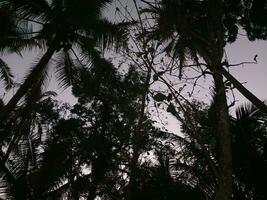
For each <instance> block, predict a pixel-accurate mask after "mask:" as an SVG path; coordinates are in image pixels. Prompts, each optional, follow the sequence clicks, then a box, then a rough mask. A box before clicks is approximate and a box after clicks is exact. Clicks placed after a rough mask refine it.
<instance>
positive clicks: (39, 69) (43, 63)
mask: <svg viewBox="0 0 267 200" xmlns="http://www.w3.org/2000/svg"><path fill="white" fill-rule="evenodd" d="M58 44H59V42H58V40H57V39H56V38H55V39H54V40H53V41H52V43H51V45H50V46H49V48H48V49H47V51H46V53H45V54H44V55H43V57H42V58H41V60H40V61H39V63H38V64H37V65H36V66H35V67H34V69H33V70H32V72H31V74H30V75H29V76H28V77H27V78H26V79H25V81H24V83H23V84H22V85H21V86H20V88H19V89H18V90H17V92H16V94H15V95H14V96H13V97H12V98H11V99H10V100H9V102H8V103H7V105H6V106H5V107H4V108H3V109H2V113H1V114H0V120H1V121H5V120H6V119H7V117H8V116H9V114H10V112H12V111H13V110H14V109H15V107H16V105H17V103H18V102H19V101H20V100H21V98H22V97H23V96H24V95H25V94H26V93H27V92H28V91H29V89H30V88H31V87H32V86H33V85H35V84H37V83H38V82H39V81H40V80H41V78H40V77H41V76H42V74H43V72H44V71H45V70H46V67H47V64H48V62H49V60H50V59H51V57H52V56H53V54H54V53H55V51H56V49H57V48H58Z"/></svg>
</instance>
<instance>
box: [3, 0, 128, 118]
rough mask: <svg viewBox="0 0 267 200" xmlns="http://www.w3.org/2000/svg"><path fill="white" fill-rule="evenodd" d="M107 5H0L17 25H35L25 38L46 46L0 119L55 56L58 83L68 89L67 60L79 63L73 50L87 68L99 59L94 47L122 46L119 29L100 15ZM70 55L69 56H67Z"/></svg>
mask: <svg viewBox="0 0 267 200" xmlns="http://www.w3.org/2000/svg"><path fill="white" fill-rule="evenodd" d="M109 3H111V0H96V1H86V0H80V1H79V2H75V3H74V2H73V1H70V0H61V1H57V0H54V1H46V0H38V1H33V0H31V1H26V0H3V1H1V5H2V6H5V7H8V8H9V9H10V10H11V11H12V13H15V14H16V15H14V16H12V17H14V18H19V20H18V23H28V24H29V23H31V24H35V25H34V28H36V29H37V30H36V31H34V32H32V31H31V30H29V33H28V34H31V35H32V39H34V40H35V41H36V42H38V44H39V45H40V46H42V47H44V46H47V48H46V51H45V53H44V55H43V56H42V58H41V59H40V60H39V61H38V63H37V64H36V65H35V66H34V67H33V68H32V70H31V71H30V74H29V75H28V76H27V77H26V78H25V80H24V82H23V84H22V85H21V86H20V87H19V89H18V90H17V92H16V94H15V95H14V96H13V97H12V98H11V100H10V101H9V102H8V103H7V105H6V106H5V108H4V109H3V111H2V113H1V119H5V118H6V117H7V116H8V115H9V113H10V111H12V110H13V109H14V108H15V106H16V104H17V103H18V101H19V100H20V99H21V98H22V97H23V96H24V95H25V94H26V93H27V92H28V91H29V89H30V88H32V87H35V85H38V84H39V83H40V82H43V81H44V79H45V77H46V72H47V69H48V62H49V61H50V60H51V58H52V56H53V55H54V54H55V53H56V52H59V51H62V54H61V55H62V57H61V60H60V61H59V62H58V65H57V67H58V68H57V73H58V79H59V80H60V81H61V84H62V85H63V86H68V85H70V84H71V82H72V77H71V75H72V71H73V70H74V67H73V66H74V64H73V61H72V59H71V58H72V57H73V56H74V57H76V58H77V59H79V58H78V57H79V56H77V54H76V53H75V50H77V49H80V51H81V52H82V55H83V56H84V57H86V58H88V59H89V61H90V64H91V65H96V64H97V61H98V60H99V58H100V53H99V51H98V50H97V49H96V47H98V48H107V47H110V46H111V45H112V44H114V43H116V44H117V45H120V44H122V41H123V38H124V31H122V29H121V26H120V25H115V24H113V23H111V22H109V21H107V20H106V19H104V18H103V17H102V15H101V13H102V10H103V9H104V8H105V6H106V5H108V4H109ZM71 53H72V54H73V55H70V54H71ZM63 60H64V61H63Z"/></svg>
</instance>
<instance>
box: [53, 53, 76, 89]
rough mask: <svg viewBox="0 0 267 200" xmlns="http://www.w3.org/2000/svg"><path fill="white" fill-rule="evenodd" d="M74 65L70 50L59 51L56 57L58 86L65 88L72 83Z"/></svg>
mask: <svg viewBox="0 0 267 200" xmlns="http://www.w3.org/2000/svg"><path fill="white" fill-rule="evenodd" d="M74 67H75V66H74V63H73V60H72V58H71V55H70V52H68V51H61V52H60V53H59V55H58V57H57V59H56V78H57V80H58V82H59V86H60V87H63V88H67V87H69V86H71V85H72V82H73V75H74V73H73V71H74Z"/></svg>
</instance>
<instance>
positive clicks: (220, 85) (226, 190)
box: [213, 67, 233, 200]
mask: <svg viewBox="0 0 267 200" xmlns="http://www.w3.org/2000/svg"><path fill="white" fill-rule="evenodd" d="M213 69H215V70H213V78H214V85H215V87H214V90H215V109H216V118H217V126H216V127H217V130H216V134H217V135H216V136H217V142H218V150H219V165H220V167H219V169H220V175H219V178H218V186H217V188H216V193H215V199H216V200H230V199H232V192H233V188H232V187H233V180H232V172H233V169H232V145H231V133H230V120H229V112H228V106H227V99H226V92H225V86H224V82H223V76H222V74H221V73H220V72H219V71H218V70H217V69H218V67H214V68H213Z"/></svg>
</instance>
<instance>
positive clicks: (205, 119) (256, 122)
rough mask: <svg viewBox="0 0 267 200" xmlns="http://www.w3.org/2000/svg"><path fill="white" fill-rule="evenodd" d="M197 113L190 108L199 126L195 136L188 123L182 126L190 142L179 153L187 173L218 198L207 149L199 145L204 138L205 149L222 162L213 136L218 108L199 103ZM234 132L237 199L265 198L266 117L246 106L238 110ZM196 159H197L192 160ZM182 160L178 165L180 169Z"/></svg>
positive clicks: (233, 125)
mask: <svg viewBox="0 0 267 200" xmlns="http://www.w3.org/2000/svg"><path fill="white" fill-rule="evenodd" d="M194 105H195V106H196V109H197V110H194V111H193V112H192V110H191V111H190V109H188V112H189V113H190V116H191V117H190V119H188V120H191V121H192V122H193V124H196V129H195V134H194V135H192V134H191V133H190V132H188V129H187V128H186V120H185V121H184V122H183V123H182V124H183V125H182V127H183V129H182V130H183V133H184V134H185V138H186V139H187V141H188V142H184V143H183V144H184V145H185V148H181V150H179V154H182V156H183V157H184V159H185V160H189V161H190V162H187V164H185V165H184V164H183V163H181V164H180V170H184V171H186V172H187V173H189V174H191V176H193V177H196V179H197V180H198V181H199V184H200V185H201V186H202V187H201V189H202V191H203V192H204V193H206V194H207V196H208V197H209V198H210V199H213V198H214V197H213V196H214V192H215V191H214V185H215V184H216V178H215V177H214V175H212V176H210V174H213V173H212V172H211V168H209V163H208V161H207V159H206V155H205V153H204V149H203V147H202V146H201V145H199V144H198V141H199V139H198V138H197V137H196V136H197V135H198V136H200V137H201V140H202V141H203V142H204V144H205V146H207V147H208V149H209V150H210V155H209V156H210V157H211V158H212V159H213V160H214V162H215V163H218V159H219V154H218V147H217V146H216V137H215V136H214V135H213V131H214V123H215V121H216V117H215V109H214V105H211V106H207V105H205V104H204V105H203V104H201V103H198V102H195V103H194ZM231 132H232V145H233V177H234V187H233V188H234V189H233V199H250V200H252V199H265V198H266V192H265V190H264V189H263V188H262V186H263V185H264V184H263V182H265V181H266V180H267V177H266V176H265V175H264V174H265V173H264V171H265V168H266V161H265V155H266V148H265V146H266V115H265V113H263V112H261V111H260V110H259V109H257V108H256V107H255V106H254V105H251V104H246V105H243V106H241V107H239V108H237V109H236V117H231ZM192 157H193V158H192ZM179 162H181V161H179V160H177V163H178V164H176V165H177V166H179Z"/></svg>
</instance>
